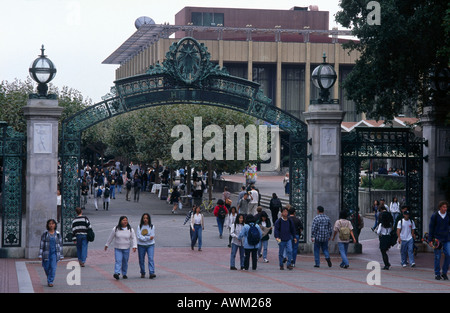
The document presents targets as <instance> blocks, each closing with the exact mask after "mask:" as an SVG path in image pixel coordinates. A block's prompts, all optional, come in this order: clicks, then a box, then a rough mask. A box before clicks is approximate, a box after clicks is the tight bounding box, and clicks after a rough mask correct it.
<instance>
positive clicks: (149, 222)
mask: <svg viewBox="0 0 450 313" xmlns="http://www.w3.org/2000/svg"><path fill="white" fill-rule="evenodd" d="M146 215H147V217H148V225H149V226H150V228H153V225H152V218H151V217H150V214H148V213H144V214H142V217H141V222H140V223H139V228H141V229H142V225H144V217H145V216H146Z"/></svg>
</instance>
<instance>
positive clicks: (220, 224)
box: [216, 217, 225, 236]
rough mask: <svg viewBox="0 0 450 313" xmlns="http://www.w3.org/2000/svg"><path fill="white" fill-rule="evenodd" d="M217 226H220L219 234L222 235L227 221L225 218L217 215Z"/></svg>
mask: <svg viewBox="0 0 450 313" xmlns="http://www.w3.org/2000/svg"><path fill="white" fill-rule="evenodd" d="M216 219H217V226H218V227H219V235H220V236H222V233H223V223H224V222H225V219H224V218H220V217H216Z"/></svg>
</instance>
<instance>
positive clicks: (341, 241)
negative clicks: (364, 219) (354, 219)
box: [332, 211, 356, 268]
mask: <svg viewBox="0 0 450 313" xmlns="http://www.w3.org/2000/svg"><path fill="white" fill-rule="evenodd" d="M333 229H334V233H333V239H332V240H333V241H334V238H335V237H336V234H339V235H338V247H339V253H340V255H341V259H342V262H341V264H340V267H342V268H348V267H349V263H348V257H347V251H348V244H349V242H350V239H353V242H356V239H355V235H354V234H353V226H352V223H351V222H350V221H349V220H347V212H346V211H341V212H340V213H339V219H338V220H337V221H336V222H335V223H334V227H333Z"/></svg>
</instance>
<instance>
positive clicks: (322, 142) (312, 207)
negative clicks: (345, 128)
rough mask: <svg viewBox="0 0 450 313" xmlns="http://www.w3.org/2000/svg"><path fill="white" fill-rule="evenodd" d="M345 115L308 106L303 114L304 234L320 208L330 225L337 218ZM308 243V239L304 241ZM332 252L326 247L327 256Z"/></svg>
mask: <svg viewBox="0 0 450 313" xmlns="http://www.w3.org/2000/svg"><path fill="white" fill-rule="evenodd" d="M344 115H345V112H343V111H342V110H341V109H340V104H310V106H309V109H308V112H305V113H304V116H305V120H306V122H307V123H308V138H310V139H312V144H311V146H310V153H311V156H312V158H311V162H309V167H308V200H307V203H308V216H307V225H305V226H306V227H307V233H308V234H311V224H312V220H313V219H314V217H315V216H316V215H317V207H318V206H319V205H320V206H323V207H324V209H325V214H326V215H327V216H328V217H329V218H330V219H331V223H332V224H334V222H335V221H336V220H337V219H338V217H339V209H340V206H341V195H340V192H341V190H340V189H341V188H340V186H341V176H340V170H341V122H342V120H343V118H344ZM307 242H309V243H311V238H307ZM331 251H333V247H332V245H330V252H331Z"/></svg>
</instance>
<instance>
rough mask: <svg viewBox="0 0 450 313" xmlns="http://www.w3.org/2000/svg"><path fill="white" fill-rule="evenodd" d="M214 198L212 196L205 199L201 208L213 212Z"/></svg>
mask: <svg viewBox="0 0 450 313" xmlns="http://www.w3.org/2000/svg"><path fill="white" fill-rule="evenodd" d="M214 200H215V198H212V199H211V200H209V199H205V200H203V201H202V204H200V208H201V209H202V210H205V211H206V212H209V213H211V212H212V211H213V210H214V203H213V201H214Z"/></svg>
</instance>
